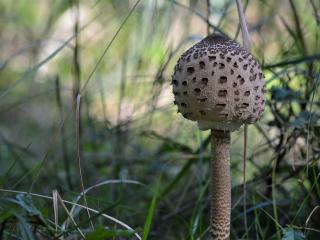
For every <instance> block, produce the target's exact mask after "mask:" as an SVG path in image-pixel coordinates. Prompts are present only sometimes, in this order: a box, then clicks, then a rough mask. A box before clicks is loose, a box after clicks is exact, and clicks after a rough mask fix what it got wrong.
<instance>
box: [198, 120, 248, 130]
mask: <svg viewBox="0 0 320 240" xmlns="http://www.w3.org/2000/svg"><path fill="white" fill-rule="evenodd" d="M241 125H242V124H241V123H236V122H226V121H225V122H215V121H208V120H198V126H199V128H200V130H202V131H205V130H209V129H216V130H221V131H230V132H233V131H237V130H239V128H240V127H241Z"/></svg>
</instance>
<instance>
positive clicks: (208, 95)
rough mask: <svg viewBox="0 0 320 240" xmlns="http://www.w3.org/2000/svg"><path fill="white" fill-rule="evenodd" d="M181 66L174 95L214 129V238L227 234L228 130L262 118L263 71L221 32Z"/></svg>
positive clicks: (188, 113) (183, 109)
mask: <svg viewBox="0 0 320 240" xmlns="http://www.w3.org/2000/svg"><path fill="white" fill-rule="evenodd" d="M213 61H214V62H213ZM212 62H213V63H212ZM177 66H179V67H176V68H175V72H174V74H173V79H174V80H175V81H177V82H176V83H177V84H173V93H174V98H175V101H176V102H181V103H185V104H184V105H181V104H180V105H179V104H177V107H178V110H179V112H180V113H181V114H182V115H183V116H184V117H185V118H187V119H189V120H193V121H197V122H198V125H199V128H200V130H209V129H211V131H212V133H211V136H212V137H211V139H212V156H213V157H212V164H211V178H212V184H211V185H212V188H211V218H210V238H211V239H215V240H220V239H229V235H230V215H231V213H230V212H231V177H230V156H229V148H230V146H229V145H230V132H232V131H236V130H238V129H239V128H240V127H241V125H243V124H250V123H254V122H256V121H257V120H259V119H260V118H261V115H262V113H263V111H264V107H265V80H264V78H263V73H262V71H261V68H260V66H259V64H258V63H257V61H256V60H255V59H254V57H253V56H252V55H251V54H250V53H249V52H247V51H246V50H245V49H244V48H242V47H241V46H240V45H239V44H238V43H237V42H235V41H233V40H230V39H228V38H226V37H224V36H220V35H210V36H208V37H206V38H204V39H203V40H202V41H200V42H199V43H197V44H195V45H194V46H192V47H191V48H190V49H189V50H188V51H186V52H185V53H184V54H182V56H181V57H180V59H179V60H178V63H177ZM177 69H179V71H178V70H177ZM257 76H259V77H257ZM197 79H199V80H198V81H197ZM258 89H263V91H258ZM179 92H188V93H189V94H177V93H179Z"/></svg>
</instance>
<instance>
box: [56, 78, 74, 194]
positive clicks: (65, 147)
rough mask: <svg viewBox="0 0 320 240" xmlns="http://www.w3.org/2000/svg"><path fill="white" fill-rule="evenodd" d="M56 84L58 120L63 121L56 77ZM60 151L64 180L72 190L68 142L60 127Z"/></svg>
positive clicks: (58, 79)
mask: <svg viewBox="0 0 320 240" xmlns="http://www.w3.org/2000/svg"><path fill="white" fill-rule="evenodd" d="M55 84H56V102H57V106H58V109H59V113H60V120H61V121H63V119H64V111H63V104H62V98H61V90H60V89H61V86H60V78H59V76H58V75H57V76H56V79H55ZM61 149H62V157H63V163H64V168H65V171H66V180H67V183H68V187H69V189H71V190H72V189H73V186H72V180H71V172H70V164H69V157H68V142H67V141H66V132H65V129H64V126H63V125H62V126H61Z"/></svg>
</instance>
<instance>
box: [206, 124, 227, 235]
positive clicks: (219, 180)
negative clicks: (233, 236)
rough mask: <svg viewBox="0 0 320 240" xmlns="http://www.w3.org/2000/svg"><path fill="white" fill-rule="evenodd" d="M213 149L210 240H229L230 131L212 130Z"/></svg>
mask: <svg viewBox="0 0 320 240" xmlns="http://www.w3.org/2000/svg"><path fill="white" fill-rule="evenodd" d="M211 147H212V163H211V178H212V180H211V181H212V182H211V210H210V214H211V217H210V240H227V239H229V236H230V215H231V177H230V152H229V150H230V131H222V130H215V129H212V130H211Z"/></svg>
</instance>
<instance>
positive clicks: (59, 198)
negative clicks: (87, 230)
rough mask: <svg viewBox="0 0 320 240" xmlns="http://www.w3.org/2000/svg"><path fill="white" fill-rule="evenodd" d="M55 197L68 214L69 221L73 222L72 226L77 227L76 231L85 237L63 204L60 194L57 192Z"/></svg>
mask: <svg viewBox="0 0 320 240" xmlns="http://www.w3.org/2000/svg"><path fill="white" fill-rule="evenodd" d="M57 198H58V200H59V202H60V204H61V206H62V207H63V209H64V210H65V211H66V213H67V214H68V217H69V219H70V220H71V222H72V223H73V224H74V226H75V227H76V228H77V230H78V232H79V233H80V235H81V236H82V237H83V238H84V239H85V238H86V237H85V235H84V234H83V232H82V231H81V230H80V228H79V227H78V225H77V223H76V221H75V220H74V219H73V217H72V215H71V214H70V212H69V210H68V208H67V207H66V205H65V204H64V201H63V199H62V198H61V197H60V194H59V193H58V192H57Z"/></svg>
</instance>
